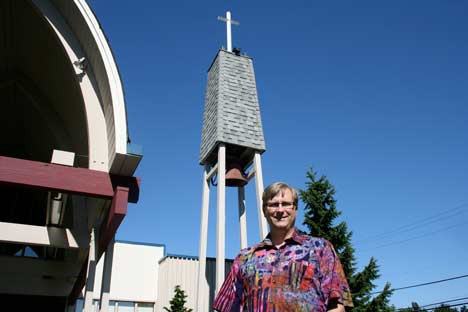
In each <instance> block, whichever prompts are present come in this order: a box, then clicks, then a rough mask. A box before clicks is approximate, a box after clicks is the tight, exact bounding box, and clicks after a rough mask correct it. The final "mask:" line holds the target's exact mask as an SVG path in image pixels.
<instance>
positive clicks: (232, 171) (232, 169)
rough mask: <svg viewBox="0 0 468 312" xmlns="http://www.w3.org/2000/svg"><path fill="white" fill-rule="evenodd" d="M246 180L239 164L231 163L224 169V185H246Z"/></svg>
mask: <svg viewBox="0 0 468 312" xmlns="http://www.w3.org/2000/svg"><path fill="white" fill-rule="evenodd" d="M248 181H249V180H247V178H246V177H245V175H244V173H243V172H242V167H241V166H240V165H239V164H232V165H231V166H229V169H228V170H226V186H236V187H241V186H244V185H246V184H247V182H248Z"/></svg>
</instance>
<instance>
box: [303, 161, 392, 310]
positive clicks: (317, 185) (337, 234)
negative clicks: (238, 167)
mask: <svg viewBox="0 0 468 312" xmlns="http://www.w3.org/2000/svg"><path fill="white" fill-rule="evenodd" d="M306 177H307V181H306V189H305V190H301V191H300V192H299V193H300V198H301V200H302V201H303V202H304V204H305V216H304V225H305V226H307V228H308V229H309V232H310V235H313V236H317V237H323V238H325V239H327V240H329V241H330V242H331V243H332V244H333V246H334V247H335V250H336V252H337V254H338V256H339V258H340V261H341V264H342V265H343V270H344V272H345V274H346V277H347V278H348V282H349V287H350V289H351V293H352V296H353V303H354V309H353V311H354V312H380V311H382V312H387V311H394V310H395V309H394V307H393V306H390V305H389V298H390V296H391V294H392V290H391V287H390V284H389V283H387V284H386V285H385V287H384V290H383V291H382V292H381V293H379V294H378V295H377V296H374V297H372V294H371V293H372V291H373V290H374V288H375V284H374V283H373V282H374V281H375V280H376V279H377V278H379V276H380V275H379V267H378V265H377V261H376V260H375V259H374V258H373V257H372V258H371V259H370V260H369V263H368V264H367V266H365V267H364V269H363V270H362V271H360V272H358V271H357V269H356V258H355V256H354V252H355V250H354V247H353V245H352V243H351V239H352V234H353V233H352V231H350V230H349V229H348V226H347V224H346V222H344V221H342V222H340V223H338V224H336V218H338V217H339V216H340V215H341V212H340V211H339V210H338V209H337V208H336V200H335V188H334V186H333V185H332V184H331V183H330V181H328V179H327V178H326V177H325V176H321V177H317V173H316V172H314V171H313V170H312V169H310V170H309V171H308V172H307V174H306Z"/></svg>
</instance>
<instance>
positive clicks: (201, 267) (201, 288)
mask: <svg viewBox="0 0 468 312" xmlns="http://www.w3.org/2000/svg"><path fill="white" fill-rule="evenodd" d="M208 169H209V167H208V166H205V170H204V172H203V196H202V209H201V220H200V246H199V250H198V255H199V257H198V285H197V302H196V309H197V310H196V311H204V310H205V309H204V307H205V306H206V302H205V300H204V298H202V296H203V294H205V293H208V282H207V279H206V277H205V274H206V249H207V242H208V209H209V205H210V184H209V180H210V178H211V174H209V173H208Z"/></svg>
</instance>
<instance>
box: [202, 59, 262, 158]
mask: <svg viewBox="0 0 468 312" xmlns="http://www.w3.org/2000/svg"><path fill="white" fill-rule="evenodd" d="M220 143H224V144H226V147H227V151H228V152H227V155H228V156H229V155H230V156H231V157H236V158H238V159H240V160H241V162H242V164H243V165H247V164H248V163H249V162H250V161H251V160H252V158H253V155H254V153H255V151H258V152H260V153H263V152H264V151H265V140H264V137H263V129H262V122H261V118H260V108H259V104H258V97H257V87H256V83H255V74H254V70H253V63H252V59H251V58H250V57H247V56H244V55H240V53H232V52H228V51H226V50H220V51H219V52H218V54H217V55H216V57H215V59H214V61H213V63H212V64H211V67H210V69H209V70H208V83H207V88H206V94H205V111H204V116H203V129H202V142H201V147H200V164H202V165H206V164H214V163H216V150H217V149H216V147H217V146H218V144H220Z"/></svg>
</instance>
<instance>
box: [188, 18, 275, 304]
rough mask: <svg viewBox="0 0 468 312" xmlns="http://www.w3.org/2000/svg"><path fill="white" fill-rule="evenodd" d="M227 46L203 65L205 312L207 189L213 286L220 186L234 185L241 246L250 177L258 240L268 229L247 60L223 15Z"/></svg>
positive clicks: (220, 274) (220, 242)
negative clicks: (212, 217)
mask: <svg viewBox="0 0 468 312" xmlns="http://www.w3.org/2000/svg"><path fill="white" fill-rule="evenodd" d="M218 19H219V20H222V21H224V22H226V33H227V49H220V50H219V51H218V53H217V54H216V56H215V58H214V60H213V62H212V63H211V65H210V67H209V69H208V79H207V87H206V93H205V108H204V114H203V129H202V140H201V147H200V159H199V161H200V164H201V165H202V166H204V173H203V182H202V183H203V197H202V209H201V226H200V246H199V248H200V249H199V270H198V294H197V310H198V311H199V312H202V311H208V304H209V303H208V302H207V301H206V300H207V298H205V297H206V296H204V295H203V294H207V293H208V290H207V288H208V284H207V281H206V278H205V266H206V249H207V241H208V208H209V198H210V189H211V187H216V191H217V202H216V207H217V210H216V289H215V293H217V292H218V291H219V289H220V288H221V285H222V283H223V281H224V276H225V266H224V265H225V223H226V222H225V208H226V204H225V202H226V200H225V198H226V197H225V190H226V187H236V188H237V189H238V209H239V226H240V247H241V248H246V247H247V219H246V203H245V189H244V188H245V186H246V185H247V184H248V183H249V182H250V181H251V180H253V179H255V182H256V183H255V186H256V196H257V210H258V226H259V233H260V239H261V240H262V239H263V238H264V237H265V236H266V235H267V233H268V229H267V222H266V219H265V218H264V216H263V212H262V193H263V178H262V165H261V155H262V153H263V152H264V151H265V140H264V136H263V129H262V123H261V118H260V107H259V103H258V96H257V87H256V83H255V74H254V69H253V62H252V58H250V57H248V56H246V55H243V54H241V52H240V50H239V49H236V48H234V49H232V43H231V24H234V25H239V23H238V22H236V21H234V20H232V19H231V13H230V12H229V11H228V12H226V17H225V18H224V17H218ZM215 180H216V182H214V181H215Z"/></svg>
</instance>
